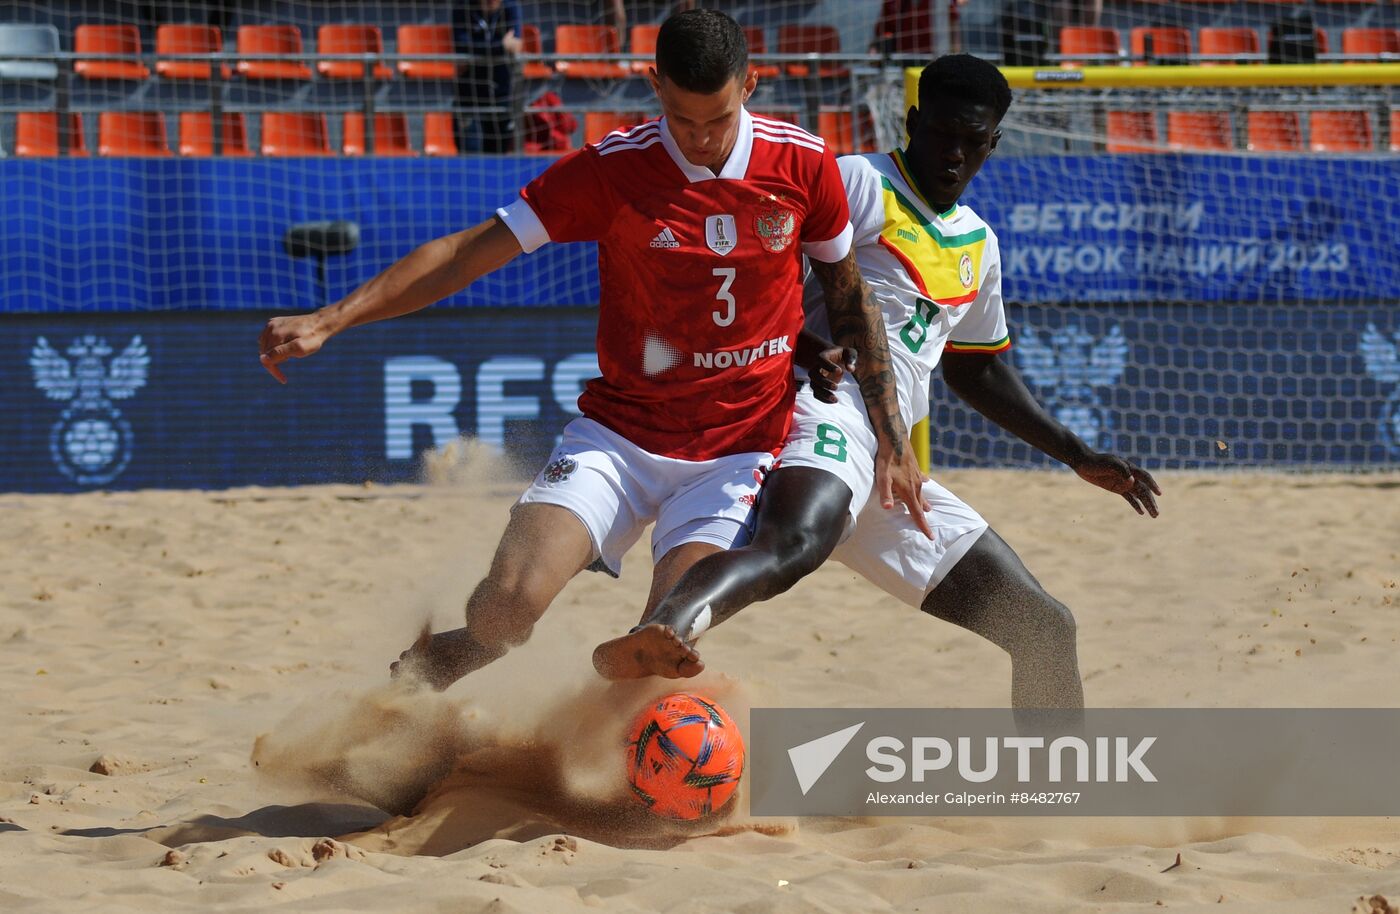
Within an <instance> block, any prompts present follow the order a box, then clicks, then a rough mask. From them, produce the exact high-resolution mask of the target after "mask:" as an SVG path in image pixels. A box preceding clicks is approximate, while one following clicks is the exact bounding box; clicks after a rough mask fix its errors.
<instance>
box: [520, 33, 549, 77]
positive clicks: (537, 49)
mask: <svg viewBox="0 0 1400 914" xmlns="http://www.w3.org/2000/svg"><path fill="white" fill-rule="evenodd" d="M520 46H521V47H520V52H521V53H522V54H526V55H529V54H543V53H544V41H543V40H542V39H541V38H540V30H539V28H538V27H537V26H533V25H524V26H521V27H520ZM520 75H521V76H523V77H525V78H526V79H549V78H550V77H551V76H553V75H554V70H553V69H552V68H551V67H550V66H549V64H547V63H545V62H544V61H542V60H527V61H525V64H524V66H522V67H521V69H520Z"/></svg>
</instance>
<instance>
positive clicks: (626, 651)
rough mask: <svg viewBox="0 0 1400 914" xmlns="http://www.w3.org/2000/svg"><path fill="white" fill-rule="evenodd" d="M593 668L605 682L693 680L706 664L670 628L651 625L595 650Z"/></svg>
mask: <svg viewBox="0 0 1400 914" xmlns="http://www.w3.org/2000/svg"><path fill="white" fill-rule="evenodd" d="M593 668H594V669H595V670H597V671H598V674H599V675H600V676H602V677H603V678H605V679H642V678H643V677H646V676H661V677H663V678H665V679H689V678H690V677H692V676H698V675H700V672H701V671H702V670H704V669H705V663H704V661H702V660H701V659H700V655H699V654H697V653H696V652H695V649H694V648H692V647H690V646H689V645H687V644H686V643H685V641H683V640H681V637H680V636H679V635H677V634H676V631H675V629H673V628H671V626H669V625H657V624H654V623H653V624H651V625H646V626H643V627H642V628H639V629H637V630H636V631H634V632H632V633H631V634H627V635H623V636H622V637H621V638H614V639H612V640H611V641H604V642H603V643H602V644H600V645H598V646H597V647H596V648H594V649H593Z"/></svg>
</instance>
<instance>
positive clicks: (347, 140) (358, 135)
mask: <svg viewBox="0 0 1400 914" xmlns="http://www.w3.org/2000/svg"><path fill="white" fill-rule="evenodd" d="M344 127H345V129H344V130H343V131H342V133H343V134H344V136H343V138H342V140H341V143H340V149H341V152H344V153H345V154H346V155H348V156H362V155H368V154H369V153H368V152H367V151H366V149H365V144H366V140H365V116H364V113H363V112H359V111H351V112H350V113H349V114H347V115H345V123H344ZM374 154H375V155H377V156H412V155H417V154H418V153H416V152H414V151H413V146H412V145H411V144H410V143H409V141H408V115H406V114H391V113H387V112H375V115H374Z"/></svg>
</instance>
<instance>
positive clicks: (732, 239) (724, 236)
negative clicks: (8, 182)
mask: <svg viewBox="0 0 1400 914" xmlns="http://www.w3.org/2000/svg"><path fill="white" fill-rule="evenodd" d="M705 243H706V244H708V245H709V246H710V250H712V251H714V252H715V253H716V254H718V255H719V256H721V257H723V256H724V255H726V254H728V253H729V252H730V251H732V250H734V245H736V244H738V243H739V233H738V232H736V231H735V230H734V217H733V216H706V217H705Z"/></svg>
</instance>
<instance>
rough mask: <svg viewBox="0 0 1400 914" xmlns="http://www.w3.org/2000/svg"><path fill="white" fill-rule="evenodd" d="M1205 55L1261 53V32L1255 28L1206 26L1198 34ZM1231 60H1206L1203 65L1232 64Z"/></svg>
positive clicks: (1201, 51)
mask: <svg viewBox="0 0 1400 914" xmlns="http://www.w3.org/2000/svg"><path fill="white" fill-rule="evenodd" d="M1196 39H1197V44H1198V45H1199V46H1200V49H1201V50H1200V53H1201V54H1203V55H1226V54H1229V55H1239V54H1258V53H1259V33H1258V32H1256V31H1254V29H1217V28H1204V29H1201V30H1200V32H1198V33H1197V35H1196ZM1232 62H1233V61H1229V60H1206V61H1202V62H1201V63H1202V65H1203V66H1218V65H1222V64H1230V63H1232Z"/></svg>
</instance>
